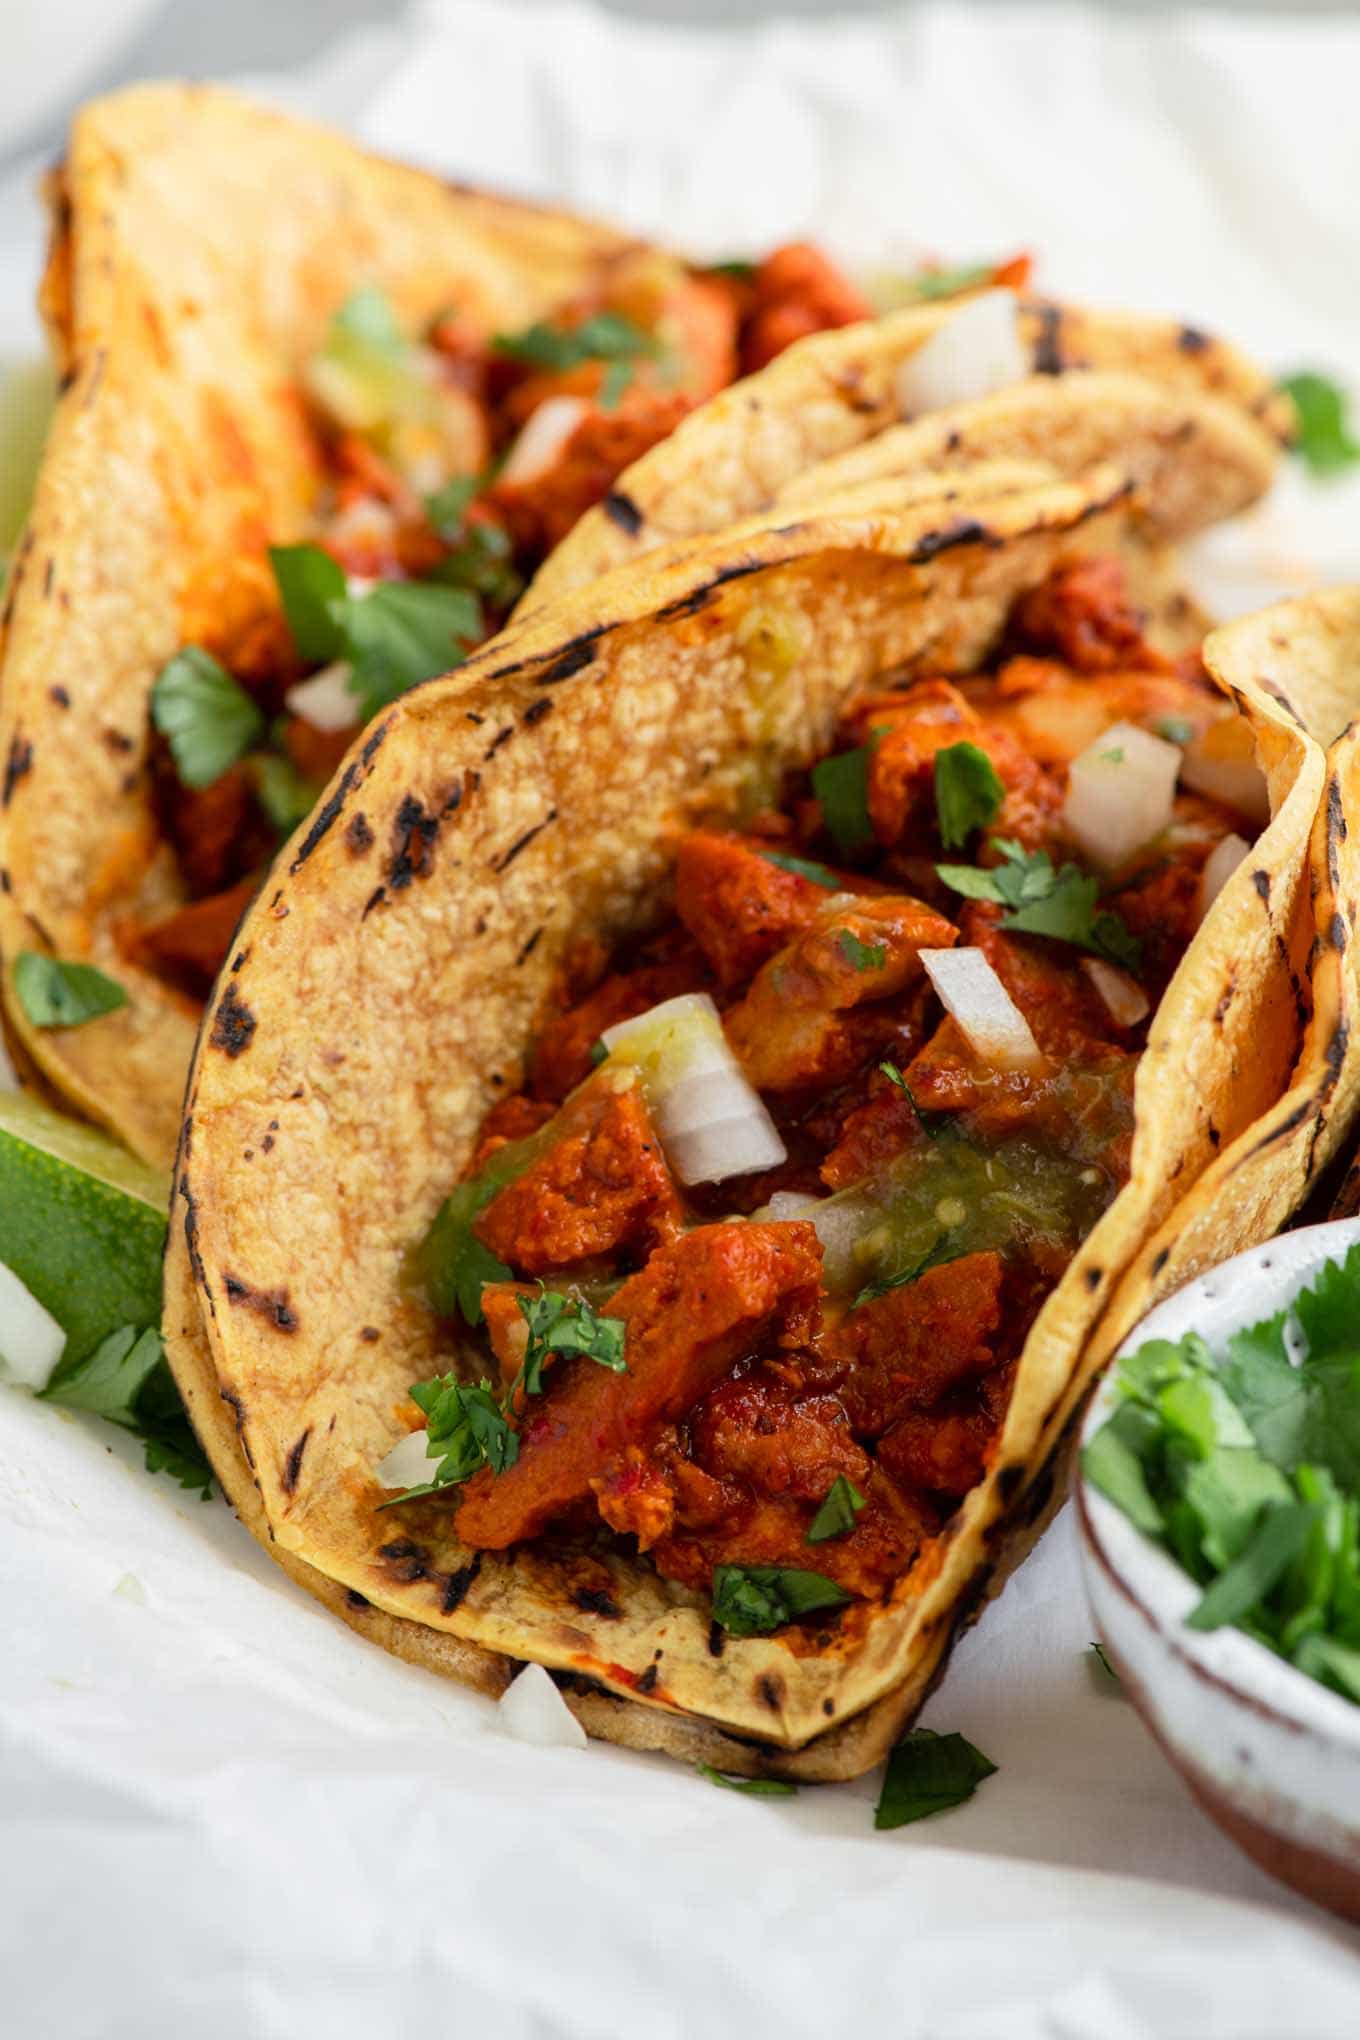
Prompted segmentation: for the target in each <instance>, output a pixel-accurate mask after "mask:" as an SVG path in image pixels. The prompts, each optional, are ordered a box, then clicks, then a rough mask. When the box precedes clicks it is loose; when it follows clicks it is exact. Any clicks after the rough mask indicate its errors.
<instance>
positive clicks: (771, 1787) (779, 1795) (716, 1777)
mask: <svg viewBox="0 0 1360 2040" xmlns="http://www.w3.org/2000/svg"><path fill="white" fill-rule="evenodd" d="M694 1768H695V1770H696V1771H697V1772H698V1773H699V1776H700V1777H701V1778H707V1780H708V1782H709V1784H710V1785H721V1786H723V1787H724V1789H725V1790H726V1791H728V1792H747V1793H749V1794H750V1796H751V1798H752V1799H792V1798H794V1796H795V1795H796V1793H797V1791H798V1787H797V1786H796V1785H792V1784H790V1783H789V1780H788V1779H787V1778H728V1777H725V1776H724V1774H723V1773H722V1772H721V1771H715V1770H714V1768H713V1766H712V1764H696V1765H695V1766H694Z"/></svg>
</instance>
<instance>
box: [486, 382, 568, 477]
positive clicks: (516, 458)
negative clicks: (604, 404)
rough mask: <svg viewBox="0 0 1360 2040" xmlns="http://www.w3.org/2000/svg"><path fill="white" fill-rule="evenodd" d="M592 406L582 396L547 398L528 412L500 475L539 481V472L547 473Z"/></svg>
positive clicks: (541, 473) (540, 473)
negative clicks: (535, 408)
mask: <svg viewBox="0 0 1360 2040" xmlns="http://www.w3.org/2000/svg"><path fill="white" fill-rule="evenodd" d="M589 408H590V407H589V405H588V404H587V403H586V401H585V399H584V398H583V397H547V398H545V400H544V401H543V403H541V404H540V405H539V406H538V408H537V410H534V411H531V412H530V413H529V417H528V419H527V420H526V422H525V424H524V426H523V429H522V430H521V432H520V435H519V438H518V439H517V440H516V441H515V443H514V445H513V446H512V447H511V449H510V452H509V454H508V456H507V458H506V462H505V466H504V467H503V468H502V469H501V471H500V475H499V477H498V479H499V480H500V481H502V482H514V483H521V482H536V481H537V480H538V478H539V476H540V475H545V474H546V473H547V472H548V469H549V468H550V467H552V466H553V464H554V462H555V461H556V460H557V457H558V455H559V454H560V453H561V451H562V449H563V447H564V446H565V445H566V443H567V441H568V440H569V439H570V438H571V435H572V433H573V432H574V431H575V430H576V428H577V426H578V425H579V424H580V422H581V420H582V419H583V418H584V417H585V415H586V412H587V411H588V410H589Z"/></svg>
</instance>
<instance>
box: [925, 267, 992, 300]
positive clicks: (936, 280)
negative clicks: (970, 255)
mask: <svg viewBox="0 0 1360 2040" xmlns="http://www.w3.org/2000/svg"><path fill="white" fill-rule="evenodd" d="M992 274H993V271H992V265H991V263H990V262H968V263H960V264H959V265H958V267H957V268H954V269H922V270H919V271H918V272H917V274H916V275H915V276H913V277H912V278H911V279H910V283H911V288H912V294H913V296H915V297H916V298H918V299H920V300H921V302H922V303H925V304H930V303H932V302H933V301H934V300H935V299H936V298H947V297H957V296H958V294H959V292H960V291H963V290H976V289H977V288H978V287H979V285H980V284H984V283H990V281H991V279H992Z"/></svg>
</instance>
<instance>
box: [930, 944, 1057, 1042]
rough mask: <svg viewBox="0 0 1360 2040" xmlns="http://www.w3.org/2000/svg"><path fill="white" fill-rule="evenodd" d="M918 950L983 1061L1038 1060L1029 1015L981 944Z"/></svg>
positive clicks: (940, 995) (943, 1001)
mask: <svg viewBox="0 0 1360 2040" xmlns="http://www.w3.org/2000/svg"><path fill="white" fill-rule="evenodd" d="M920 955H921V962H922V963H923V964H924V966H925V970H926V975H927V976H928V977H929V979H930V982H931V984H932V985H934V987H935V991H936V994H937V996H938V998H939V1001H940V1004H941V1005H942V1006H943V1007H944V1009H945V1011H946V1012H947V1013H948V1014H950V1015H951V1017H952V1018H953V1019H954V1020H956V1021H957V1022H958V1025H959V1027H960V1028H961V1029H962V1030H963V1032H964V1034H965V1035H966V1036H967V1037H968V1043H969V1046H970V1047H971V1048H972V1049H973V1051H974V1053H975V1054H976V1055H978V1056H980V1057H981V1059H982V1061H983V1062H985V1063H987V1064H988V1065H989V1066H990V1067H991V1068H993V1069H999V1070H1033V1069H1038V1068H1040V1067H1041V1066H1042V1063H1043V1057H1042V1055H1041V1054H1040V1053H1039V1044H1038V1042H1037V1041H1036V1040H1035V1039H1034V1036H1033V1035H1032V1034H1031V1032H1030V1027H1029V1022H1028V1020H1026V1018H1025V1016H1024V1014H1023V1013H1022V1012H1021V1011H1020V1008H1019V1007H1018V1006H1017V1005H1016V1003H1015V1001H1014V999H1012V997H1011V995H1010V993H1009V992H1008V991H1007V990H1006V987H1005V986H1004V985H1003V984H1002V982H1001V980H1000V978H999V977H998V976H997V974H996V972H995V971H994V970H993V969H992V966H991V965H990V963H988V961H987V959H986V957H985V956H984V955H983V953H982V951H981V950H980V949H923V950H922V951H921V952H920Z"/></svg>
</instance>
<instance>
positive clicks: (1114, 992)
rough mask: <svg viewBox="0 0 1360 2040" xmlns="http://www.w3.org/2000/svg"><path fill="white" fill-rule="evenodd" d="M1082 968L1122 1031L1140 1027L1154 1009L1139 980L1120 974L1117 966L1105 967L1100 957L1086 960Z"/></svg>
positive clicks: (1107, 965) (1120, 971) (1108, 965)
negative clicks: (1127, 1028) (1124, 1028)
mask: <svg viewBox="0 0 1360 2040" xmlns="http://www.w3.org/2000/svg"><path fill="white" fill-rule="evenodd" d="M1081 967H1082V969H1083V970H1084V971H1085V973H1086V975H1087V977H1088V978H1089V979H1090V980H1091V983H1092V984H1093V985H1094V986H1095V989H1096V991H1097V993H1098V994H1099V996H1100V999H1101V1001H1102V1003H1103V1005H1104V1007H1105V1010H1106V1012H1107V1013H1108V1014H1109V1016H1110V1018H1111V1019H1112V1020H1113V1021H1115V1022H1116V1024H1117V1025H1118V1026H1120V1027H1136V1026H1137V1025H1138V1022H1139V1021H1140V1020H1145V1019H1146V1018H1147V1016H1148V1014H1149V1012H1150V1011H1151V1009H1152V1006H1151V1001H1150V1000H1149V998H1148V995H1147V993H1146V992H1145V991H1144V990H1143V987H1142V986H1141V985H1140V984H1139V982H1138V980H1137V978H1135V977H1130V976H1129V973H1128V972H1127V971H1126V970H1120V969H1119V968H1118V967H1117V965H1115V964H1113V963H1102V962H1101V960H1100V958H1099V957H1098V956H1083V958H1082V959H1081Z"/></svg>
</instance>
